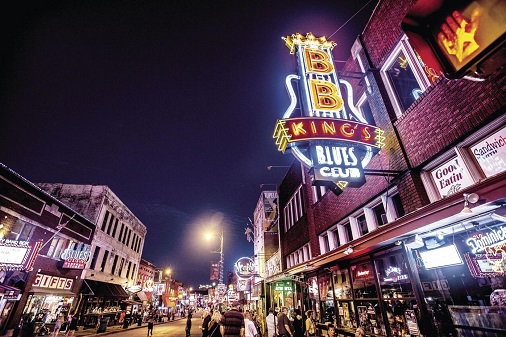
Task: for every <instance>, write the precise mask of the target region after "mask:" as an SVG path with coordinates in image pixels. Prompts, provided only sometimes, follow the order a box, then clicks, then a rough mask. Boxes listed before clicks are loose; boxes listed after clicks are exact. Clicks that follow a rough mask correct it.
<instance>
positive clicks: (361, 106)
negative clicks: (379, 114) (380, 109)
mask: <svg viewBox="0 0 506 337" xmlns="http://www.w3.org/2000/svg"><path fill="white" fill-rule="evenodd" d="M357 108H358V111H359V112H360V114H361V115H362V117H363V118H364V119H365V120H366V121H367V124H369V125H376V122H375V121H374V118H373V114H372V109H371V106H370V105H369V101H368V100H367V95H366V94H363V95H362V96H361V97H360V98H359V100H358V102H357Z"/></svg>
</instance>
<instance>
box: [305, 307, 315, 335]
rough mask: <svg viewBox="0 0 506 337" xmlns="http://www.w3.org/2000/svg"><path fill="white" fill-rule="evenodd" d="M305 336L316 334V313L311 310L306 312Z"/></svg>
mask: <svg viewBox="0 0 506 337" xmlns="http://www.w3.org/2000/svg"><path fill="white" fill-rule="evenodd" d="M306 317H307V319H306V337H314V336H315V335H316V322H315V320H316V315H315V313H314V311H313V310H308V311H307V312H306Z"/></svg>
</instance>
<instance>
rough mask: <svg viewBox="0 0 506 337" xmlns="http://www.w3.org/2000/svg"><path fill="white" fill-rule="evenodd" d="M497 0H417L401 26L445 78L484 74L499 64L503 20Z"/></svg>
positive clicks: (501, 9)
mask: <svg viewBox="0 0 506 337" xmlns="http://www.w3.org/2000/svg"><path fill="white" fill-rule="evenodd" d="M499 3H500V1H499V2H498V1H489V0H463V1H449V0H444V1H437V2H435V1H431V0H419V1H417V3H416V5H415V6H413V7H412V8H411V10H410V11H409V12H408V13H407V15H406V17H405V18H404V20H403V22H402V28H403V30H404V31H405V32H406V35H407V36H408V37H409V41H410V43H411V44H412V45H413V47H414V49H416V50H417V51H418V52H419V53H420V55H421V56H422V58H423V59H424V60H425V62H426V63H431V64H432V65H433V67H435V68H442V70H443V71H444V73H445V74H446V76H447V77H449V78H461V77H463V76H464V75H466V74H471V73H474V75H478V76H486V75H489V74H490V73H492V72H493V71H495V70H496V69H497V68H499V67H501V66H502V65H503V63H504V60H505V59H504V53H501V48H503V46H504V42H505V38H504V37H505V32H506V20H505V18H504V15H501V14H499V13H502V12H504V6H503V5H504V4H502V6H503V7H501V5H499Z"/></svg>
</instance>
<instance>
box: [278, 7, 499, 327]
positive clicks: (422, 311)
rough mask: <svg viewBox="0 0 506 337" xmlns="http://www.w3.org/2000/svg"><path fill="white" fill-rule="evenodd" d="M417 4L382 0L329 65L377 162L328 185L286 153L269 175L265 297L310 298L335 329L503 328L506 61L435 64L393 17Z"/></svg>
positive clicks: (294, 303)
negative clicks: (275, 251) (276, 270)
mask: <svg viewBox="0 0 506 337" xmlns="http://www.w3.org/2000/svg"><path fill="white" fill-rule="evenodd" d="M415 3H416V1H393V0H384V1H380V2H379V3H378V5H377V7H376V9H375V11H374V13H373V15H372V17H371V19H370V20H369V23H368V25H367V27H366V28H365V29H364V31H363V33H362V35H361V36H359V37H358V38H357V40H356V43H355V44H354V46H353V48H352V51H351V55H352V56H351V57H350V59H349V60H348V62H347V64H346V65H345V66H344V68H343V69H342V70H341V71H338V76H339V77H340V78H341V79H344V80H346V81H348V82H349V83H350V84H351V86H352V88H353V101H354V103H353V105H354V106H355V107H356V109H358V110H359V111H360V112H361V113H362V114H363V116H364V117H365V118H366V119H367V120H368V121H371V120H372V121H373V122H372V123H373V124H374V125H375V126H377V127H380V128H381V129H382V130H383V131H384V132H385V133H384V136H385V137H386V139H385V146H384V147H383V148H382V149H381V151H380V152H379V153H378V154H376V155H375V156H374V157H373V158H372V160H371V161H370V163H369V164H368V166H367V167H366V168H367V169H374V170H380V171H383V172H385V174H384V175H368V176H367V180H366V183H365V184H364V185H363V186H361V187H359V188H350V187H348V188H345V189H344V190H343V191H342V193H340V194H336V193H333V192H332V191H330V190H329V189H328V188H326V187H321V186H312V185H311V179H312V178H311V177H312V175H311V172H310V170H309V169H308V168H307V167H305V166H303V165H302V164H301V163H299V162H298V161H295V162H294V164H293V165H292V166H291V168H290V169H289V171H288V173H287V174H286V176H285V178H284V179H283V181H282V182H281V183H280V184H279V186H278V194H279V209H280V231H279V233H280V236H281V240H280V242H281V247H280V250H281V257H282V264H283V268H282V269H283V272H282V273H280V274H278V277H277V278H275V277H274V278H272V277H271V278H270V279H269V280H268V286H269V287H270V291H271V295H272V298H273V301H272V303H271V304H272V305H273V306H277V305H288V306H291V307H294V308H300V309H302V311H305V310H308V309H312V310H315V311H316V312H317V313H318V317H319V320H320V322H321V323H325V322H326V323H327V324H329V323H330V324H333V325H335V326H337V328H338V333H339V334H342V335H353V332H354V329H356V328H357V327H359V326H361V327H363V328H364V329H365V331H366V333H367V334H375V335H388V336H394V335H395V336H409V335H423V336H450V335H452V336H455V335H460V336H470V335H473V336H499V335H501V334H504V333H505V331H506V325H505V324H504V323H501V322H504V321H505V320H506V317H505V316H504V314H503V309H504V306H505V305H506V290H505V289H506V274H505V270H506V269H505V267H506V266H505V265H504V262H501V261H504V255H502V254H501V252H502V251H503V250H502V248H503V245H504V243H505V242H506V241H505V240H503V239H501V237H502V234H497V233H502V231H503V228H506V227H504V226H506V222H505V220H506V218H505V217H504V216H505V214H506V183H505V178H506V115H505V110H506V108H505V107H506V90H505V89H506V81H505V69H504V67H503V68H501V69H498V70H496V71H495V72H493V73H492V74H491V75H490V76H488V77H487V78H486V79H485V80H483V81H473V80H469V79H458V80H448V79H446V78H444V76H443V75H442V74H441V73H440V72H438V71H436V70H434V69H432V68H430V66H428V64H427V63H424V60H423V59H422V58H421V57H420V55H419V54H418V53H417V51H416V50H415V49H414V48H413V47H412V46H411V44H410V40H409V39H408V38H407V36H406V35H405V34H404V32H403V30H402V28H401V22H402V20H403V19H404V17H405V16H406V14H407V13H408V11H409V10H410V9H411V8H412V6H413V5H414V4H415ZM478 5H479V4H478ZM478 5H476V6H478ZM473 6H474V5H473ZM357 74H360V76H357ZM496 234H497V236H494V235H496ZM483 237H487V239H482V238H483ZM487 240H488V241H487ZM434 255H435V256H436V258H435V259H434ZM505 255H506V254H505ZM449 257H451V258H452V259H451V260H448V261H446V260H445V258H449ZM280 282H283V283H284V284H285V285H286V282H291V284H292V286H291V287H285V289H287V288H288V289H289V290H288V291H285V292H283V291H276V289H277V284H278V283H280ZM295 290H296V291H295Z"/></svg>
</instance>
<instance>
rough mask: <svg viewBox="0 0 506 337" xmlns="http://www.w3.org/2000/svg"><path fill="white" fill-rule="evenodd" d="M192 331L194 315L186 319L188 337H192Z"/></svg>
mask: <svg viewBox="0 0 506 337" xmlns="http://www.w3.org/2000/svg"><path fill="white" fill-rule="evenodd" d="M191 329H192V315H190V314H188V318H187V319H186V328H185V331H186V337H190V331H191Z"/></svg>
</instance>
